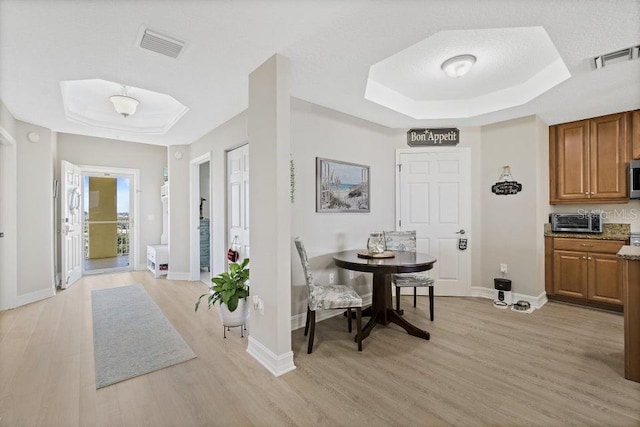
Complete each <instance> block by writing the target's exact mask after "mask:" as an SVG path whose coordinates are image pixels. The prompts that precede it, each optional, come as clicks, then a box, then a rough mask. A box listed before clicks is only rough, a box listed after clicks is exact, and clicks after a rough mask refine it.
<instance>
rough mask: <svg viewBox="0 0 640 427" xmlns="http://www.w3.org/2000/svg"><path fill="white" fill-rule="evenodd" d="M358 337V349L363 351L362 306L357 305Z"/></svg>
mask: <svg viewBox="0 0 640 427" xmlns="http://www.w3.org/2000/svg"><path fill="white" fill-rule="evenodd" d="M356 333H357V334H358V335H357V336H356V338H357V339H358V351H362V308H361V307H356Z"/></svg>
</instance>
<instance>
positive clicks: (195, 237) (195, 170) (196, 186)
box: [189, 151, 213, 281]
mask: <svg viewBox="0 0 640 427" xmlns="http://www.w3.org/2000/svg"><path fill="white" fill-rule="evenodd" d="M206 162H209V198H208V199H207V200H208V201H209V219H210V221H212V220H213V216H212V206H213V203H211V191H212V188H211V187H212V186H211V176H212V174H213V171H212V168H211V166H212V163H211V152H210V151H208V152H206V153H204V154H202V155H200V156H198V157H196V158H194V159H191V161H190V162H189V218H190V221H189V222H190V224H191V227H190V230H189V235H190V236H189V242H190V252H191V253H190V256H189V260H190V261H189V264H190V266H189V267H190V268H189V276H190V277H189V280H191V281H200V229H199V228H200V165H201V164H203V163H206ZM212 236H213V233H212V227H211V226H210V227H209V266H210V267H209V270H210V271H209V276H211V274H212V273H213V265H212V262H211V258H212V252H213V251H212V250H211V249H212V248H213V244H212V242H213V239H212Z"/></svg>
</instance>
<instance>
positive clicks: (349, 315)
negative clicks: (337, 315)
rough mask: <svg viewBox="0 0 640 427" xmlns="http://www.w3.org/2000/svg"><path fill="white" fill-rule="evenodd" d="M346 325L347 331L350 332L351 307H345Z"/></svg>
mask: <svg viewBox="0 0 640 427" xmlns="http://www.w3.org/2000/svg"><path fill="white" fill-rule="evenodd" d="M347 326H348V328H349V333H351V307H349V308H347Z"/></svg>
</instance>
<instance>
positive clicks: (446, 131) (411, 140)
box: [407, 128, 460, 147]
mask: <svg viewBox="0 0 640 427" xmlns="http://www.w3.org/2000/svg"><path fill="white" fill-rule="evenodd" d="M459 142H460V130H458V129H456V128H441V129H409V131H407V145H409V147H451V146H454V145H458V143H459Z"/></svg>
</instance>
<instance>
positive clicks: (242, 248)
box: [227, 144, 250, 261]
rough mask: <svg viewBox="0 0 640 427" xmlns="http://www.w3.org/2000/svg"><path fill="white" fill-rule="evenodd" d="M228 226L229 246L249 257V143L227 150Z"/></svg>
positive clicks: (241, 256) (239, 254)
mask: <svg viewBox="0 0 640 427" xmlns="http://www.w3.org/2000/svg"><path fill="white" fill-rule="evenodd" d="M227 227H228V231H227V239H228V241H227V245H228V247H229V248H230V249H233V250H234V251H237V252H238V261H241V260H243V259H244V258H249V257H250V244H249V242H250V233H249V144H245V145H243V146H241V147H238V148H236V149H234V150H231V151H228V152H227Z"/></svg>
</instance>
